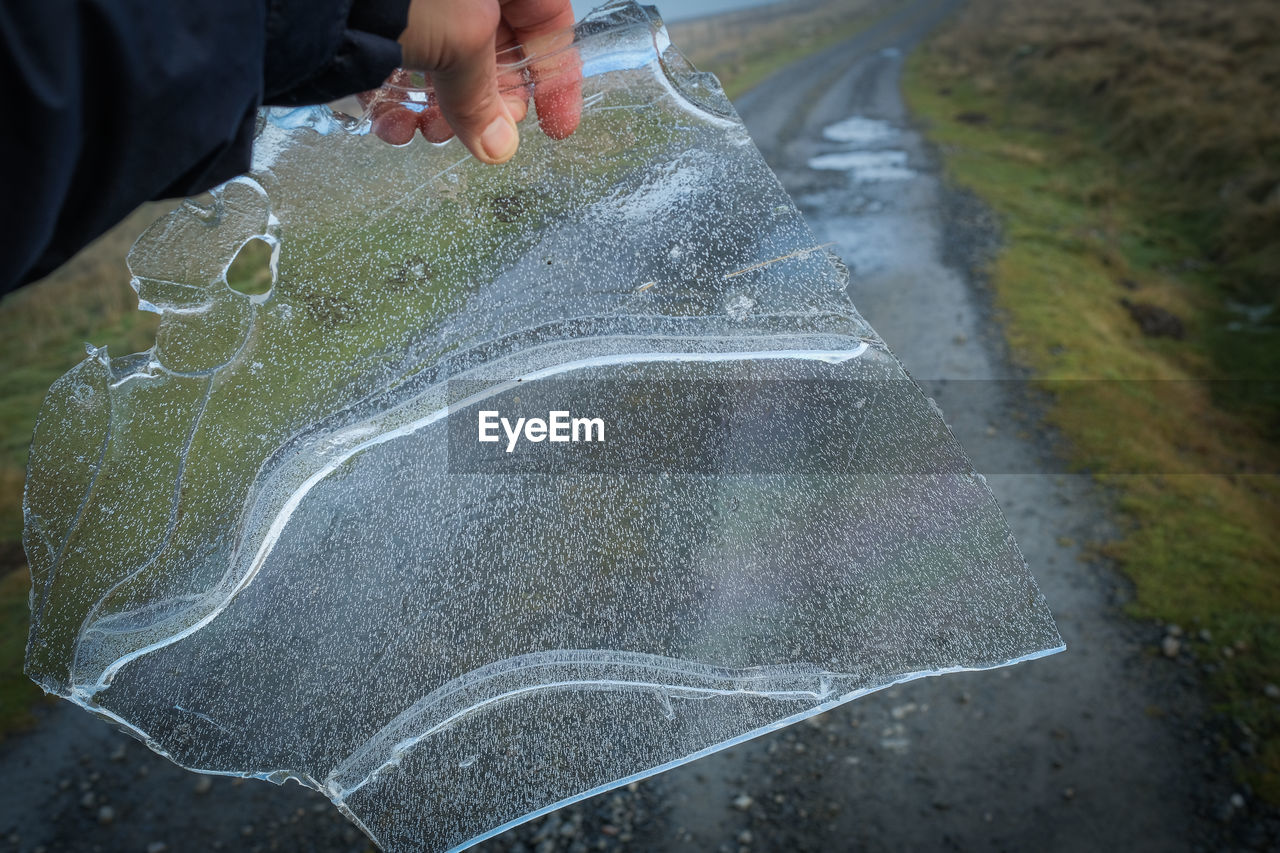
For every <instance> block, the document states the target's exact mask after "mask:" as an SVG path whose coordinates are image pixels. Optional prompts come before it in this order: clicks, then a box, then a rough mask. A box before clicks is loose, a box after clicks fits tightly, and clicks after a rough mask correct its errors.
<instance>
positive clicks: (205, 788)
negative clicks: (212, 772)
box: [195, 776, 213, 794]
mask: <svg viewBox="0 0 1280 853" xmlns="http://www.w3.org/2000/svg"><path fill="white" fill-rule="evenodd" d="M211 790H213V779H212V778H211V777H209V776H201V777H200V778H199V779H197V780H196V785H195V791H196V793H197V794H207V793H209V792H210V791H211Z"/></svg>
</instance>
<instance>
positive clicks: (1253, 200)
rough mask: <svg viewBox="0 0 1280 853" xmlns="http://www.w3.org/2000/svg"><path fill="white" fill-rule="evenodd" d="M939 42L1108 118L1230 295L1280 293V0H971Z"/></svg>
mask: <svg viewBox="0 0 1280 853" xmlns="http://www.w3.org/2000/svg"><path fill="white" fill-rule="evenodd" d="M935 48H936V50H937V51H939V53H940V54H942V55H944V56H946V57H947V58H948V59H949V60H950V61H951V62H953V63H954V64H955V65H956V67H957V70H958V71H961V72H965V71H967V72H970V73H972V74H974V75H977V76H979V77H981V76H984V75H995V76H999V77H1001V78H1003V79H1002V82H1010V83H1012V84H1013V85H1015V86H1016V87H1017V88H1019V89H1021V90H1023V91H1024V92H1030V93H1032V94H1034V95H1035V96H1036V97H1038V98H1040V99H1041V100H1042V101H1045V102H1048V103H1050V104H1052V105H1054V106H1056V107H1058V108H1060V109H1061V110H1062V112H1063V118H1064V120H1068V121H1069V120H1071V119H1072V118H1074V117H1076V116H1087V117H1088V118H1089V119H1090V120H1095V121H1100V122H1103V123H1105V125H1106V128H1107V142H1108V144H1110V145H1112V146H1114V147H1115V148H1116V150H1117V152H1118V153H1120V154H1122V155H1124V156H1126V157H1127V158H1129V159H1130V161H1131V163H1132V164H1133V166H1134V169H1133V171H1132V173H1131V176H1130V177H1131V179H1132V180H1135V181H1149V182H1159V183H1163V184H1164V185H1166V186H1167V187H1168V188H1169V189H1170V191H1171V192H1170V193H1169V199H1168V207H1169V210H1168V212H1170V213H1173V214H1176V215H1178V216H1181V217H1185V218H1186V219H1187V220H1188V221H1189V223H1190V224H1191V225H1192V227H1194V228H1197V229H1199V230H1200V231H1201V232H1202V236H1203V238H1204V239H1203V247H1204V250H1205V253H1206V255H1207V257H1208V260H1209V261H1211V262H1213V263H1215V264H1218V265H1221V266H1222V267H1223V268H1224V269H1225V270H1226V271H1227V272H1228V273H1229V276H1230V282H1229V286H1230V288H1231V290H1232V292H1233V294H1234V295H1235V296H1236V297H1237V298H1240V299H1246V300H1250V301H1273V302H1275V303H1277V304H1280V96H1278V95H1277V93H1278V92H1280V3H1276V2H1275V0H1236V2H1222V0H1058V2H1050V3H1038V2H1010V0H974V3H973V4H972V6H971V8H970V10H969V11H968V12H967V13H966V14H965V15H963V16H961V18H960V19H959V20H958V21H957V22H956V25H955V26H954V27H953V28H951V29H950V30H949V32H948V33H947V34H946V35H945V36H943V37H942V38H940V39H938V40H937V42H936V45H935Z"/></svg>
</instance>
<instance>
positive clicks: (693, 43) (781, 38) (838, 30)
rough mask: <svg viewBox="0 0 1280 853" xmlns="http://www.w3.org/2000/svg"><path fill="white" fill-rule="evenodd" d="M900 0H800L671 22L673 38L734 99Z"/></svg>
mask: <svg viewBox="0 0 1280 853" xmlns="http://www.w3.org/2000/svg"><path fill="white" fill-rule="evenodd" d="M897 5H898V3H897V2H896V0H825V2H823V0H800V2H792V3H783V4H773V5H768V6H761V7H755V8H751V9H745V10H742V11H739V12H730V13H728V14H724V15H717V16H715V17H712V18H699V19H695V20H692V21H680V22H677V23H674V24H670V25H669V29H670V32H671V41H672V42H673V43H674V44H675V45H676V47H677V48H679V49H680V52H681V53H683V54H684V55H685V56H686V57H687V58H688V59H689V61H690V62H692V63H693V64H694V65H695V66H697V67H698V69H699V70H701V71H710V72H712V73H714V74H715V75H716V77H718V78H719V79H720V83H721V85H722V86H724V90H725V93H726V94H728V96H729V97H730V98H736V97H738V96H739V95H741V94H742V93H744V92H746V91H747V90H748V89H750V88H751V87H752V86H755V85H756V84H757V83H759V82H760V81H761V80H764V79H765V78H766V77H768V76H769V75H771V74H773V73H774V72H775V71H778V70H780V69H782V68H785V67H786V66H788V65H790V64H791V63H792V62H795V61H796V60H798V59H802V58H803V57H806V56H808V55H810V54H812V53H817V52H818V51H821V50H825V49H826V48H828V47H831V46H832V45H835V44H839V43H840V42H842V41H844V40H845V39H848V38H850V37H852V36H854V35H856V34H857V33H859V32H861V31H862V30H864V29H866V28H867V27H869V26H871V24H873V23H875V21H877V20H879V19H880V18H881V17H883V16H884V15H885V14H887V13H888V12H889V11H891V10H892V9H893V8H895V7H896V6H897Z"/></svg>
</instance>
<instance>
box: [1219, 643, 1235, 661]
mask: <svg viewBox="0 0 1280 853" xmlns="http://www.w3.org/2000/svg"><path fill="white" fill-rule="evenodd" d="M1222 656H1223V657H1224V658H1227V659H1228V660H1230V659H1231V658H1233V657H1235V656H1236V650H1235V649H1233V648H1231V647H1230V646H1223V647H1222Z"/></svg>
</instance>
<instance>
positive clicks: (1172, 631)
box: [1164, 625, 1182, 637]
mask: <svg viewBox="0 0 1280 853" xmlns="http://www.w3.org/2000/svg"><path fill="white" fill-rule="evenodd" d="M1164 632H1165V633H1166V634H1168V635H1169V636H1170V637H1181V636H1182V626H1181V625H1169V626H1167V627H1166V628H1165V629H1164Z"/></svg>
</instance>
